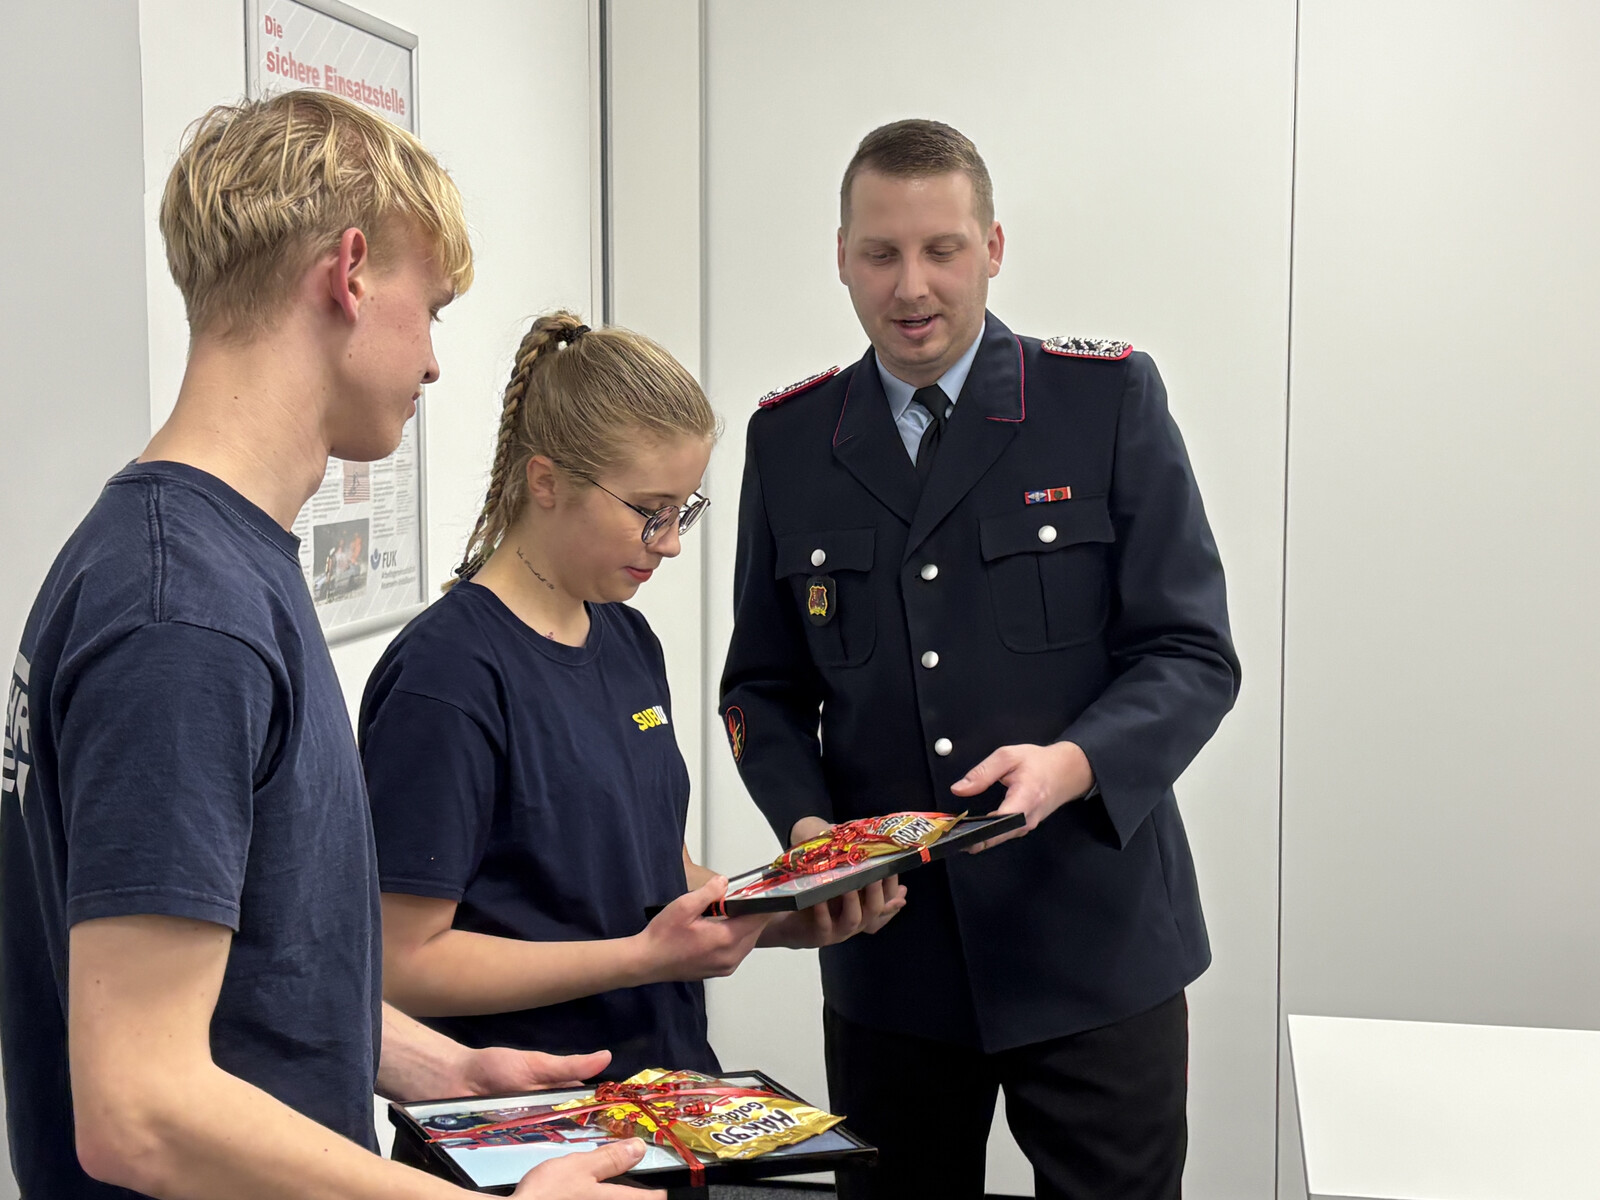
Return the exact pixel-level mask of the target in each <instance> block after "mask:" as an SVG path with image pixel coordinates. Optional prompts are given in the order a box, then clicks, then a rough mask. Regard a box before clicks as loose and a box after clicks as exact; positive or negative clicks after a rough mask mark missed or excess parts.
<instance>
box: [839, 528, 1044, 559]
mask: <svg viewBox="0 0 1600 1200" xmlns="http://www.w3.org/2000/svg"><path fill="white" fill-rule="evenodd" d="M1039 540H1040V541H1041V542H1046V543H1048V542H1053V541H1055V540H1056V527H1055V526H1054V525H1041V526H1039ZM812 561H813V562H815V561H816V560H815V559H813V560H812Z"/></svg>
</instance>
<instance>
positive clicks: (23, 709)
mask: <svg viewBox="0 0 1600 1200" xmlns="http://www.w3.org/2000/svg"><path fill="white" fill-rule="evenodd" d="M28 671H29V667H28V660H27V659H26V658H24V657H23V656H22V655H20V654H19V655H17V665H16V666H15V667H14V668H12V674H11V692H10V694H9V695H8V696H7V697H6V741H5V759H4V765H3V766H0V793H3V792H15V793H16V794H17V803H18V804H21V803H22V801H23V800H24V798H25V795H24V794H25V792H26V789H27V786H28V772H29V771H31V770H32V769H33V738H32V735H31V734H30V733H29V731H28Z"/></svg>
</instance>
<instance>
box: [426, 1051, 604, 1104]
mask: <svg viewBox="0 0 1600 1200" xmlns="http://www.w3.org/2000/svg"><path fill="white" fill-rule="evenodd" d="M610 1061H611V1051H609V1050H596V1051H594V1052H593V1053H592V1054H541V1053H540V1052H539V1051H537V1050H512V1049H510V1048H509V1047H507V1046H491V1047H489V1048H488V1049H485V1050H466V1051H465V1052H464V1053H463V1055H462V1063H461V1088H460V1090H459V1091H456V1092H452V1093H450V1094H451V1095H455V1096H503V1095H505V1094H506V1093H508V1092H533V1091H539V1090H541V1089H544V1088H557V1087H576V1086H578V1085H579V1084H581V1083H582V1082H583V1081H584V1080H585V1079H592V1078H593V1077H594V1076H596V1075H598V1074H600V1072H601V1071H604V1070H605V1069H606V1064H607V1063H609V1062H610Z"/></svg>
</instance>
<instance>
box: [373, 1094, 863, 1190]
mask: <svg viewBox="0 0 1600 1200" xmlns="http://www.w3.org/2000/svg"><path fill="white" fill-rule="evenodd" d="M719 1078H720V1079H722V1080H724V1081H726V1082H728V1083H732V1084H736V1085H737V1084H745V1085H748V1086H752V1087H760V1088H765V1089H767V1090H768V1091H772V1092H776V1093H777V1094H778V1095H780V1096H784V1097H787V1098H788V1099H790V1100H795V1101H798V1102H799V1103H801V1104H810V1101H809V1100H806V1099H804V1098H802V1097H801V1096H799V1095H798V1094H796V1093H795V1092H793V1091H791V1090H790V1089H789V1088H787V1087H784V1086H783V1084H781V1083H779V1082H778V1081H777V1080H775V1079H773V1078H772V1076H770V1075H768V1074H767V1073H766V1072H764V1071H724V1072H722V1074H721V1075H720V1076H719ZM583 1090H584V1089H583V1088H570V1087H566V1088H549V1089H546V1090H543V1091H533V1092H517V1093H513V1094H510V1095H505V1096H457V1097H449V1098H445V1099H440V1100H417V1101H398V1100H397V1101H391V1102H390V1104H389V1123H390V1124H391V1125H393V1126H394V1130H395V1157H396V1158H397V1159H400V1160H402V1161H404V1162H409V1163H411V1164H413V1165H416V1166H418V1167H419V1168H421V1169H422V1170H425V1171H427V1172H428V1173H429V1174H431V1175H435V1176H438V1177H439V1178H441V1179H448V1180H450V1181H451V1182H452V1183H455V1184H457V1185H459V1186H460V1187H464V1188H467V1189H469V1190H471V1191H475V1192H481V1193H483V1194H485V1195H490V1196H509V1195H511V1193H512V1192H513V1191H515V1190H516V1184H515V1183H505V1184H480V1183H478V1182H477V1181H476V1180H475V1179H474V1178H473V1177H472V1175H471V1173H470V1172H469V1171H467V1169H466V1168H465V1167H463V1166H462V1165H461V1164H460V1163H459V1162H457V1160H456V1159H455V1158H453V1157H452V1156H451V1155H450V1154H449V1153H448V1152H447V1151H446V1149H445V1148H444V1147H442V1146H441V1145H439V1144H438V1143H437V1142H430V1141H429V1140H428V1134H427V1132H426V1131H425V1130H424V1129H423V1127H422V1124H421V1122H420V1121H419V1119H418V1118H417V1117H415V1116H413V1115H412V1113H411V1111H410V1110H412V1109H425V1108H430V1107H432V1106H434V1105H438V1104H463V1105H466V1104H471V1105H473V1106H474V1107H476V1108H493V1107H495V1105H496V1104H501V1105H504V1104H507V1103H511V1102H515V1103H516V1104H519V1105H520V1104H530V1105H531V1104H540V1103H557V1102H559V1101H560V1100H563V1099H566V1098H569V1097H571V1096H572V1095H573V1094H574V1093H581V1092H582V1091H583ZM540 1097H549V1099H548V1100H544V1101H541V1099H540ZM834 1134H837V1135H839V1138H837V1139H835V1138H833V1137H832V1136H831V1135H834ZM824 1139H825V1140H826V1141H827V1143H828V1144H831V1145H833V1146H834V1147H835V1148H834V1149H830V1150H820V1151H811V1152H807V1151H806V1149H805V1148H806V1146H807V1145H809V1144H810V1142H814V1141H823V1140H824ZM839 1140H843V1141H844V1142H845V1143H846V1145H845V1146H843V1147H839V1146H838V1141H839ZM578 1152H579V1153H581V1151H578ZM877 1157H878V1151H877V1148H876V1147H874V1146H871V1145H868V1144H867V1143H866V1142H864V1141H862V1140H861V1138H859V1137H857V1136H856V1135H855V1134H854V1133H851V1132H850V1131H849V1130H848V1129H846V1128H845V1127H844V1125H843V1124H839V1125H835V1126H834V1127H833V1128H832V1129H830V1130H828V1131H827V1132H826V1133H823V1134H819V1135H818V1136H817V1137H816V1138H812V1139H809V1140H808V1141H806V1142H798V1143H795V1144H794V1145H792V1146H784V1147H780V1148H779V1149H778V1150H775V1151H770V1152H768V1153H766V1154H762V1155H759V1156H757V1157H755V1158H745V1159H704V1160H702V1161H703V1164H704V1167H705V1179H704V1182H705V1183H706V1184H724V1183H755V1182H759V1181H760V1180H763V1179H776V1178H779V1177H781V1176H785V1175H802V1174H808V1173H810V1172H813V1171H833V1170H838V1169H841V1168H848V1167H865V1166H869V1165H871V1164H872V1163H873V1162H875V1161H876V1160H877ZM623 1178H624V1179H627V1180H630V1181H633V1182H636V1183H639V1184H641V1185H643V1186H647V1187H652V1188H665V1189H668V1190H669V1191H672V1190H676V1189H681V1188H688V1187H690V1186H691V1184H692V1180H691V1178H690V1175H689V1168H688V1167H687V1166H686V1165H683V1164H679V1165H677V1166H675V1167H666V1166H662V1167H653V1168H648V1169H643V1168H635V1169H634V1170H632V1171H629V1172H628V1173H627V1174H626V1175H625V1176H623Z"/></svg>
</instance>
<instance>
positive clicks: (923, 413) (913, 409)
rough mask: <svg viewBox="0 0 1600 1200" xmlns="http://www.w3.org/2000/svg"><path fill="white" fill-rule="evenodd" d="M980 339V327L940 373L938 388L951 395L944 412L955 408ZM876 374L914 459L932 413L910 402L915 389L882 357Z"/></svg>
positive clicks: (907, 449)
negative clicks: (946, 368) (898, 376)
mask: <svg viewBox="0 0 1600 1200" xmlns="http://www.w3.org/2000/svg"><path fill="white" fill-rule="evenodd" d="M981 341H983V330H981V329H980V330H979V331H978V336H977V337H976V338H974V339H973V341H972V345H970V346H968V347H967V352H966V353H965V354H963V355H962V356H961V357H960V358H958V359H956V361H955V365H954V366H952V367H951V368H950V369H949V370H948V371H946V372H945V373H944V374H943V375H941V376H939V379H938V383H939V390H940V391H942V392H943V393H944V394H945V395H946V396H949V397H950V407H949V409H947V410H946V411H947V412H954V411H955V406H956V400H957V398H959V397H960V395H961V385H962V384H964V383H966V381H967V374H968V373H969V372H970V371H971V370H972V360H973V359H975V358H977V357H978V343H979V342H981ZM878 378H879V379H881V380H883V394H884V395H885V396H887V397H888V398H889V414H890V415H891V416H892V417H894V424H895V428H896V429H898V430H899V431H900V440H901V441H902V442H904V443H905V446H906V453H907V454H909V455H910V456H911V461H912V462H913V463H915V462H916V461H917V446H918V445H920V444H921V442H922V431H923V430H925V429H926V428H927V427H928V422H929V421H931V420H933V417H932V416H930V415H929V413H928V410H927V409H925V408H923V407H922V405H920V404H913V403H911V397H912V396H914V395H916V392H917V389H916V388H914V387H912V386H911V385H910V384H909V383H907V382H906V381H905V380H903V379H897V378H895V376H893V375H891V374H889V372H888V369H887V368H885V367H884V365H883V360H882V359H879V360H878Z"/></svg>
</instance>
